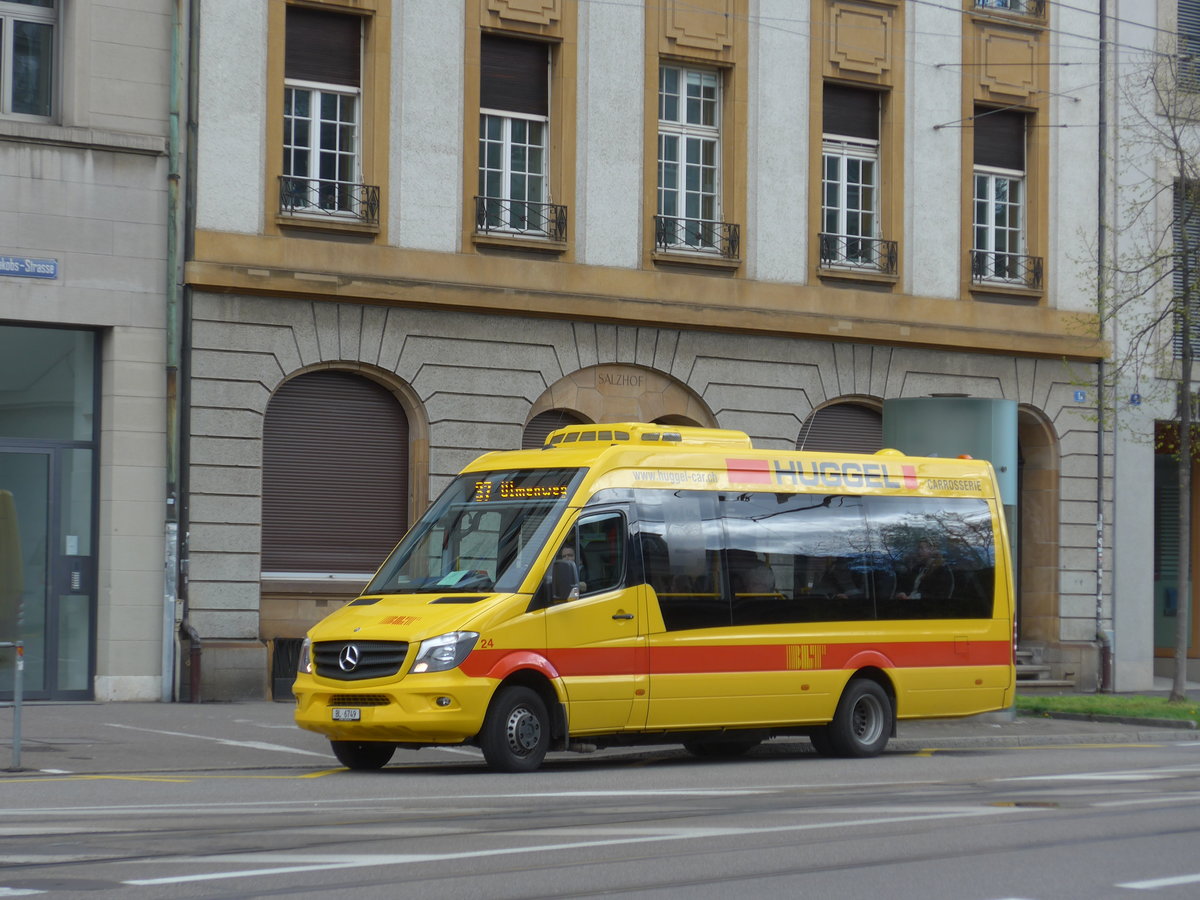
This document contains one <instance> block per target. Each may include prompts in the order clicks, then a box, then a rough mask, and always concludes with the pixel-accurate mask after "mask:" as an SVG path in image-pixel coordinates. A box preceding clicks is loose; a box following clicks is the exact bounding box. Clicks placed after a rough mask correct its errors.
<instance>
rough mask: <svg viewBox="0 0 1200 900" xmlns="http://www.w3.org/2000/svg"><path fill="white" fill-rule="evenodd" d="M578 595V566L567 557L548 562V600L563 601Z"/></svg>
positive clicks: (552, 601)
mask: <svg viewBox="0 0 1200 900" xmlns="http://www.w3.org/2000/svg"><path fill="white" fill-rule="evenodd" d="M578 596H579V567H578V566H577V565H575V563H573V562H572V561H571V560H569V559H556V560H554V562H552V563H551V564H550V602H551V603H564V602H566V601H567V600H574V599H575V598H576V597H578Z"/></svg>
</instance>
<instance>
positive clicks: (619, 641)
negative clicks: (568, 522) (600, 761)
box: [546, 509, 647, 735]
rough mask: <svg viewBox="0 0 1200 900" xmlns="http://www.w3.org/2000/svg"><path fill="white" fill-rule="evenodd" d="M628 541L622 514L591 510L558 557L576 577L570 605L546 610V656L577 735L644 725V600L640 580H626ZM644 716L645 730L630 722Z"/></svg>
mask: <svg viewBox="0 0 1200 900" xmlns="http://www.w3.org/2000/svg"><path fill="white" fill-rule="evenodd" d="M628 533H629V528H628V517H627V515H626V513H625V511H624V510H621V509H607V510H598V511H592V510H589V511H587V512H585V513H584V514H582V515H581V516H580V517H579V520H578V521H577V522H576V523H575V526H574V527H573V528H572V529H571V531H570V532H569V533H568V535H567V538H566V540H565V541H563V543H562V544H561V545H560V546H559V548H558V549H557V551H556V557H555V558H556V559H566V560H569V561H571V562H573V563H574V564H575V566H576V567H577V569H578V584H577V586H576V590H574V591H572V593H571V597H570V599H567V600H565V601H562V602H559V603H556V604H553V605H552V606H550V607H549V608H548V609H547V610H546V648H547V649H546V652H547V656H548V657H549V658H550V659H551V661H552V662H553V663H554V666H555V667H556V668H557V669H558V672H559V675H560V676H561V678H562V681H563V685H564V687H565V689H566V692H567V701H568V723H569V727H570V731H571V734H573V735H575V734H582V733H589V732H591V733H598V732H606V731H616V730H621V729H624V728H627V727H631V728H636V727H639V726H640V725H641V724H643V722H644V717H645V707H646V704H645V702H644V698H645V694H646V683H647V672H646V668H647V664H646V658H647V657H646V627H645V615H644V596H643V591H642V589H641V587H640V585H639V582H640V579H637V578H630V577H629V571H628V570H629V552H628V551H629V542H628ZM631 585H632V586H631ZM639 698H641V699H643V702H641V703H637V704H635V702H634V701H635V700H636V699H639ZM635 710H636V711H637V712H636V713H635ZM639 715H640V716H641V718H642V719H643V722H636V721H631V717H637V716H639Z"/></svg>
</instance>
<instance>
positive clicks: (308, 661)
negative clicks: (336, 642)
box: [296, 637, 312, 675]
mask: <svg viewBox="0 0 1200 900" xmlns="http://www.w3.org/2000/svg"><path fill="white" fill-rule="evenodd" d="M296 672H297V673H298V674H300V675H311V674H312V638H307V637H306V638H305V639H304V642H303V643H302V644H301V645H300V656H299V657H297V659H296Z"/></svg>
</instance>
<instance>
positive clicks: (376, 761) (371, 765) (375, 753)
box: [329, 741, 396, 771]
mask: <svg viewBox="0 0 1200 900" xmlns="http://www.w3.org/2000/svg"><path fill="white" fill-rule="evenodd" d="M329 746H330V747H332V748H333V755H334V756H336V757H337V759H338V762H340V763H341V764H342V765H343V766H345V767H346V768H347V769H355V770H357V771H367V770H370V769H382V768H383V767H384V766H386V765H387V764H388V763H389V762H390V761H391V759H392V754H393V753H395V752H396V745H395V744H389V743H388V742H387V741H330V742H329Z"/></svg>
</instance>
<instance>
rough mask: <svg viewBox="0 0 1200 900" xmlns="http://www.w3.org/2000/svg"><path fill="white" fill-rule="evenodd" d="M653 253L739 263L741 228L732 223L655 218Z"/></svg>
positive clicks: (673, 217) (670, 217)
mask: <svg viewBox="0 0 1200 900" xmlns="http://www.w3.org/2000/svg"><path fill="white" fill-rule="evenodd" d="M654 249H655V250H665V251H667V252H672V251H683V252H688V253H713V254H716V255H718V256H722V257H724V258H725V259H737V258H738V255H739V254H740V253H741V249H742V227H741V226H740V225H737V224H734V223H733V222H710V221H708V220H706V219H680V218H676V217H675V216H655V217H654Z"/></svg>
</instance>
